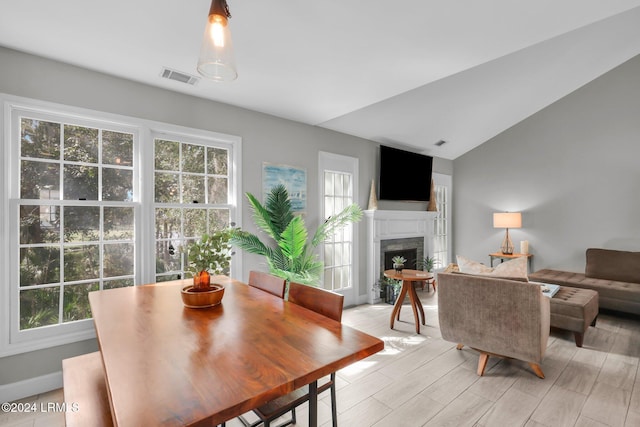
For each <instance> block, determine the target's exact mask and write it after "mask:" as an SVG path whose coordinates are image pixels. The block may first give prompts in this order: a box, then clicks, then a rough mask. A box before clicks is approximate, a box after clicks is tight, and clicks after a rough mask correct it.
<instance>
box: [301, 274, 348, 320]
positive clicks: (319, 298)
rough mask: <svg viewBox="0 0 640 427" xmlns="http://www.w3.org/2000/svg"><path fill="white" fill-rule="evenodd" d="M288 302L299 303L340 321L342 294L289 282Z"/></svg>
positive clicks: (342, 302)
mask: <svg viewBox="0 0 640 427" xmlns="http://www.w3.org/2000/svg"><path fill="white" fill-rule="evenodd" d="M289 302H292V303H294V304H297V305H301V306H302V307H304V308H308V309H309V310H312V311H315V312H316V313H319V314H322V315H323V316H326V317H328V318H330V319H333V320H335V321H338V322H341V321H342V307H343V304H344V296H343V295H340V294H337V293H335V292H331V291H327V290H325V289H321V288H316V287H313V286H308V285H301V284H300V283H295V282H291V283H290V284H289Z"/></svg>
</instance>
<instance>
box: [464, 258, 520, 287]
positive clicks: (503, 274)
mask: <svg viewBox="0 0 640 427" xmlns="http://www.w3.org/2000/svg"><path fill="white" fill-rule="evenodd" d="M456 258H457V261H458V267H459V269H460V273H465V274H474V275H477V276H491V277H496V278H504V279H511V280H519V281H522V282H527V281H528V280H529V279H528V278H527V258H526V257H520V258H515V259H512V260H510V261H507V262H503V263H500V264H498V265H497V266H495V267H487V266H486V265H484V264H481V263H479V262H477V261H472V260H470V259H468V258H466V257H463V256H462V255H457V256H456Z"/></svg>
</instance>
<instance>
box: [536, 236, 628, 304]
mask: <svg viewBox="0 0 640 427" xmlns="http://www.w3.org/2000/svg"><path fill="white" fill-rule="evenodd" d="M529 279H530V280H535V281H537V282H545V283H555V284H558V285H561V286H569V287H572V288H584V289H592V290H594V291H597V292H598V296H599V298H598V299H599V304H600V308H606V309H610V310H616V311H621V312H627V313H633V314H640V252H627V251H616V250H611V249H596V248H589V249H587V251H586V267H585V272H584V273H573V272H569V271H560V270H551V269H544V270H539V271H536V272H535V273H533V274H530V275H529Z"/></svg>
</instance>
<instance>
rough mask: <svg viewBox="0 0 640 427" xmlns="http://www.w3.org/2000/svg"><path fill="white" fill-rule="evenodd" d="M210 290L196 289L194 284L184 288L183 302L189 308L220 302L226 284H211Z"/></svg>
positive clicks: (211, 305)
mask: <svg viewBox="0 0 640 427" xmlns="http://www.w3.org/2000/svg"><path fill="white" fill-rule="evenodd" d="M209 286H210V288H209V289H208V290H204V291H201V290H197V291H196V290H195V289H194V288H193V285H188V286H185V287H184V288H182V302H183V303H184V306H185V307H189V308H207V307H213V306H215V305H218V304H220V302H221V301H222V296H223V295H224V286H222V285H219V284H217V283H212V284H211V285H209Z"/></svg>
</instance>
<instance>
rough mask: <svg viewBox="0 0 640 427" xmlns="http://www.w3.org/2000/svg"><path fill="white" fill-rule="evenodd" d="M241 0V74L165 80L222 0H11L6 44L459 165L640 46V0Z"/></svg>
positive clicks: (4, 9) (5, 14)
mask: <svg viewBox="0 0 640 427" xmlns="http://www.w3.org/2000/svg"><path fill="white" fill-rule="evenodd" d="M228 2H229V8H230V10H231V14H232V19H231V21H230V22H231V32H232V35H233V43H234V48H235V55H236V62H237V66H238V73H239V77H238V79H237V80H236V81H234V82H231V83H214V82H211V81H206V80H204V79H203V80H202V81H200V82H199V83H198V84H197V85H196V86H193V87H192V86H188V85H185V84H181V83H177V82H174V81H170V80H166V79H162V78H161V77H160V71H161V68H162V67H163V66H166V67H169V68H173V69H176V70H179V71H182V72H185V73H189V74H194V75H197V72H196V69H195V68H196V61H197V58H198V53H199V50H200V43H201V40H202V34H203V31H204V25H205V22H206V19H207V12H208V10H209V5H210V0H163V1H158V0H135V1H132V0H110V1H104V2H102V1H101V2H98V1H87V0H57V1H44V0H20V1H17V0H16V1H11V2H9V1H2V2H1V3H0V45H3V46H6V47H10V48H13V49H17V50H21V51H25V52H29V53H33V54H36V55H41V56H44V57H48V58H52V59H56V60H59V61H63V62H68V63H71V64H75V65H78V66H81V67H86V68H89V69H93V70H97V71H101V72H104V73H108V74H112V75H116V76H120V77H124V78H128V79H131V80H135V81H139V82H143V83H147V84H150V85H154V86H159V87H163V88H166V89H170V90H174V91H177V92H183V93H187V94H191V95H195V96H198V97H202V98H208V99H212V100H215V101H220V102H224V103H228V104H232V105H236V106H240V107H244V108H248V109H251V110H255V111H260V112H264V113H268V114H272V115H275V116H278V117H283V118H287V119H291V120H295V121H299V122H303V123H307V124H311V125H317V126H321V127H326V128H329V129H334V130H337V131H340V132H344V133H347V134H351V135H356V136H360V137H363V138H367V139H370V140H373V141H377V142H382V143H385V144H388V145H395V146H398V147H401V148H409V149H411V150H413V151H417V152H423V153H425V154H430V155H434V156H438V157H443V158H447V159H454V158H456V157H458V156H460V155H462V154H464V153H465V152H467V151H468V150H470V149H472V148H474V147H476V146H478V145H480V144H482V143H483V142H485V141H486V140H487V139H489V138H491V137H493V136H495V135H497V134H498V133H500V132H502V131H503V130H505V129H507V128H509V127H510V126H513V125H514V124H516V123H517V122H519V121H521V120H522V119H524V118H526V117H528V116H530V115H531V114H533V113H535V112H536V111H539V110H540V109H542V108H544V107H545V106H547V105H549V104H550V103H552V102H554V101H556V100H558V99H560V98H562V97H563V96H565V95H567V94H568V93H570V92H572V91H574V90H575V89H577V88H579V87H580V86H582V85H584V84H585V83H587V82H589V81H591V80H593V79H594V78H596V77H598V76H599V75H602V74H603V73H605V72H607V71H609V70H610V69H612V68H614V67H615V66H617V65H619V64H621V63H622V62H624V61H626V60H628V59H630V58H632V57H634V56H635V55H638V54H639V53H640V0H606V1H605V0H528V1H513V0H483V1H479V0H456V1H451V0H441V1H427V0H403V1H395V2H392V1H388V0H386V1H383V0H342V1H339V0H324V1H302V0H299V1H284V0H271V1H264V0H228ZM441 139H442V140H445V141H447V143H446V144H444V145H443V146H442V147H435V146H434V143H436V142H437V141H439V140H441Z"/></svg>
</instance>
